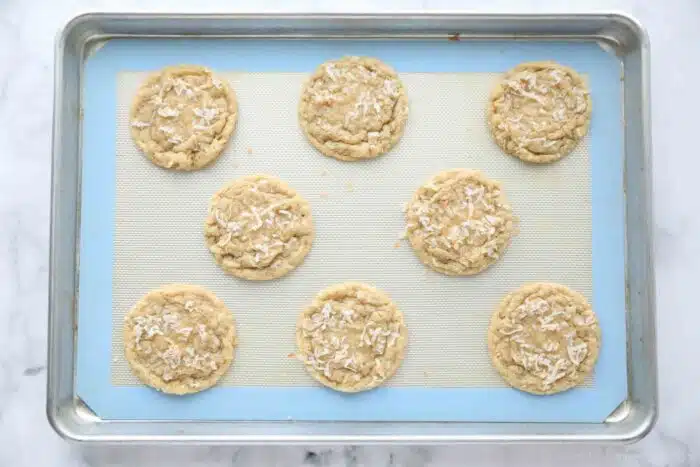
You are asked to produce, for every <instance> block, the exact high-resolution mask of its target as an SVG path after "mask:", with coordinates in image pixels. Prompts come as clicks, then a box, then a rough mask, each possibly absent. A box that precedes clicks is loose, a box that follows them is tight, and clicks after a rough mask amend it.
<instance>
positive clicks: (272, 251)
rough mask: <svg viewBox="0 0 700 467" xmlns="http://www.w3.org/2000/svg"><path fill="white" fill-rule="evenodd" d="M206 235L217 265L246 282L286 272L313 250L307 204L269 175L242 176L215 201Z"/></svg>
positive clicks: (216, 196) (221, 191) (311, 225)
mask: <svg viewBox="0 0 700 467" xmlns="http://www.w3.org/2000/svg"><path fill="white" fill-rule="evenodd" d="M204 236H205V240H206V244H207V246H208V248H209V251H210V252H211V253H212V255H213V256H214V259H215V261H216V262H217V264H218V265H219V266H220V267H221V268H222V269H223V270H224V271H226V272H227V273H229V274H232V275H233V276H236V277H240V278H242V279H249V280H269V279H276V278H278V277H282V276H284V275H285V274H288V273H289V272H291V271H292V270H293V269H295V268H296V267H297V266H299V265H300V264H301V263H302V262H303V261H304V258H305V257H306V255H307V254H308V252H309V251H310V250H311V244H312V243H313V239H314V226H313V220H312V218H311V209H310V207H309V203H307V202H306V200H305V199H303V198H302V197H301V196H299V195H298V194H297V192H296V191H294V190H293V189H292V188H290V187H289V186H288V185H287V184H286V183H284V182H283V181H281V180H280V179H278V178H276V177H273V176H270V175H253V176H248V177H243V178H240V179H237V180H234V181H233V182H231V183H229V184H228V185H226V186H224V187H223V188H222V189H220V190H219V191H218V192H217V193H216V194H215V195H214V196H213V197H212V199H211V202H210V204H209V215H208V216H207V219H206V221H205V226H204Z"/></svg>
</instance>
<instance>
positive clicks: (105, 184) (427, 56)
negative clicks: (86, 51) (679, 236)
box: [76, 39, 627, 423]
mask: <svg viewBox="0 0 700 467" xmlns="http://www.w3.org/2000/svg"><path fill="white" fill-rule="evenodd" d="M342 55H370V56H375V57H377V58H379V59H381V60H384V61H386V62H387V63H389V64H391V65H392V66H393V67H394V68H395V69H396V70H397V71H398V72H399V73H401V72H504V71H506V70H507V69H509V68H511V67H513V66H515V65H517V64H518V63H521V62H525V61H538V60H555V61H557V62H560V63H562V64H565V65H569V66H571V67H573V68H575V69H576V70H578V71H579V72H581V73H585V74H587V75H588V77H589V86H590V89H591V96H592V100H593V106H594V110H593V117H592V121H591V128H590V154H591V173H592V184H593V186H592V213H593V214H592V215H593V243H592V245H593V290H594V297H593V307H594V309H595V310H596V313H597V314H598V316H599V319H600V324H601V329H602V331H603V345H602V347H601V352H600V357H599V361H598V364H597V366H596V384H595V385H594V387H592V388H576V389H573V390H570V391H567V392H565V393H561V394H557V395H553V396H546V397H541V396H533V395H529V394H526V393H522V392H520V391H517V390H514V389H505V388H494V389H480V388H406V387H399V388H397V387H385V388H379V389H377V390H373V391H369V392H366V393H360V394H353V395H348V394H340V393H336V392H334V391H331V390H328V389H325V388H322V387H318V386H313V387H303V388H299V387H294V388H284V387H264V388H263V387H260V388H255V387H240V388H230V387H215V388H213V389H210V390H208V391H204V392H202V393H199V394H195V395H191V396H185V397H177V396H169V395H166V394H162V393H159V392H157V391H155V390H152V389H150V388H147V387H116V386H113V385H112V384H111V381H110V362H111V332H112V260H113V250H114V249H113V233H114V206H115V157H116V154H115V152H116V149H115V147H116V142H115V132H116V112H115V110H116V77H117V73H118V72H119V71H124V70H130V71H146V70H155V69H158V68H161V67H163V66H167V65H173V64H179V63H196V64H201V65H204V66H208V67H210V68H212V69H214V70H217V69H218V70H242V71H249V72H311V71H313V70H314V69H315V67H316V66H317V65H318V64H320V63H322V62H323V61H325V60H328V59H331V58H337V57H339V56H342ZM83 77H84V90H83V111H84V119H83V148H82V193H81V196H82V204H81V225H80V277H79V290H80V294H79V302H78V320H79V328H78V352H77V353H78V355H77V371H76V387H77V390H76V392H77V395H78V396H79V397H80V398H81V399H83V400H84V401H85V402H86V404H87V405H88V406H90V407H91V408H92V410H94V411H95V413H96V414H97V415H98V416H99V417H101V418H103V419H108V420H119V419H122V420H289V419H292V420H317V421H327V420H328V421H474V422H587V423H600V422H603V421H604V419H605V418H606V417H607V416H608V415H609V414H610V413H611V412H612V411H613V410H614V409H615V408H616V407H617V406H618V405H619V404H620V403H621V402H622V401H623V400H625V399H626V397H627V368H626V365H627V362H626V329H625V256H624V255H625V224H624V212H625V201H624V192H623V162H624V161H623V140H622V109H621V97H622V96H621V92H622V90H621V86H620V63H619V61H618V59H617V58H616V57H614V56H612V55H610V54H609V53H607V52H605V51H604V50H602V49H601V48H600V47H599V46H598V45H597V44H594V43H586V42H519V41H489V42H469V41H459V42H457V41H455V42H450V41H444V40H443V41H434V40H433V41H428V40H410V41H408V40H407V41H355V40H343V41H330V40H306V39H304V40H203V39H196V40H187V39H183V40H179V39H178V40H176V39H163V40H153V39H151V40H141V39H114V40H111V41H109V42H108V43H107V44H105V46H104V47H103V48H101V49H100V50H98V51H97V52H96V53H95V54H93V55H92V56H91V57H90V58H89V59H88V61H87V63H86V64H85V70H84V75H83ZM543 280H546V278H543ZM309 384H313V383H311V382H310V383H309Z"/></svg>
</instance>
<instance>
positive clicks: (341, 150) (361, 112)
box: [299, 57, 408, 161]
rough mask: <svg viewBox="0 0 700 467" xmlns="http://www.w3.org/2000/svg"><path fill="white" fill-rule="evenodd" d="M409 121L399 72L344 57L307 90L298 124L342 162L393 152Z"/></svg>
mask: <svg viewBox="0 0 700 467" xmlns="http://www.w3.org/2000/svg"><path fill="white" fill-rule="evenodd" d="M407 119H408V97H407V96H406V90H405V89H404V86H403V84H402V83H401V81H400V80H399V78H398V76H397V74H396V72H395V71H394V70H393V69H392V68H390V67H389V66H387V65H385V64H384V63H382V62H381V61H379V60H377V59H376V58H368V57H343V58H341V59H339V60H331V61H328V62H325V63H323V64H322V65H321V66H319V67H318V68H317V69H316V71H315V72H314V74H313V75H311V77H310V78H309V81H308V82H307V83H306V85H305V86H304V89H303V91H302V93H301V102H300V104H299V123H300V124H301V128H302V130H303V131H304V134H305V135H306V137H307V138H308V139H309V142H311V144H313V145H314V147H316V149H318V150H319V151H321V152H322V153H323V154H325V155H326V156H330V157H335V158H336V159H340V160H343V161H357V160H363V159H371V158H374V157H377V156H379V155H381V154H384V153H386V152H387V151H389V150H390V149H391V148H392V147H393V146H395V145H396V143H397V142H398V141H399V139H400V138H401V135H402V134H403V130H404V127H405V126H406V120H407Z"/></svg>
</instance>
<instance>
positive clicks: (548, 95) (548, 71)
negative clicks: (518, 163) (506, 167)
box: [488, 62, 591, 163]
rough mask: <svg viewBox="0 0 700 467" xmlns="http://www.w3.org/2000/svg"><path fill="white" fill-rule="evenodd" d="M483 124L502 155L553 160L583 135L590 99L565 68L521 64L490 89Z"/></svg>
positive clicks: (532, 160)
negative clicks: (486, 125)
mask: <svg viewBox="0 0 700 467" xmlns="http://www.w3.org/2000/svg"><path fill="white" fill-rule="evenodd" d="M488 121H489V126H490V128H491V134H492V135H493V138H494V140H495V141H496V143H497V144H498V145H499V146H500V147H501V149H503V150H504V151H505V152H506V153H508V154H510V155H512V156H515V157H518V158H520V159H522V160H524V161H527V162H534V163H548V162H554V161H556V160H559V159H561V158H562V157H564V156H565V155H567V154H569V153H570V152H571V151H572V150H573V149H574V148H575V147H576V145H577V144H578V143H579V141H581V140H582V139H583V137H584V136H586V133H587V132H588V126H589V124H590V121H591V97H590V94H589V92H588V89H587V88H586V84H585V83H584V81H583V79H582V78H581V77H580V76H579V75H578V73H576V72H575V71H574V70H572V69H571V68H568V67H565V66H562V65H559V64H557V63H554V62H532V63H523V64H520V65H518V66H516V67H515V68H513V69H512V70H510V71H509V72H508V73H506V74H505V76H504V77H503V79H502V80H501V82H499V83H498V85H496V87H495V88H494V90H493V91H492V93H491V100H490V102H489V107H488Z"/></svg>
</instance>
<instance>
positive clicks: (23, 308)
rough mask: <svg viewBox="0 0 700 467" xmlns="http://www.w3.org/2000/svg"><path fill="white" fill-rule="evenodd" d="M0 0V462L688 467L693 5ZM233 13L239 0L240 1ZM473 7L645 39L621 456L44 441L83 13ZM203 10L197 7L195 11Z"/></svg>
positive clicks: (698, 39) (611, 451) (692, 458)
mask: <svg viewBox="0 0 700 467" xmlns="http://www.w3.org/2000/svg"><path fill="white" fill-rule="evenodd" d="M236 3H237V2H234V1H232V0H226V1H223V0H222V1H209V2H205V1H185V0H170V1H167V2H166V1H161V2H149V1H146V0H97V1H91V0H67V1H62V0H4V1H2V2H0V148H1V150H0V161H2V163H0V248H1V249H0V303H2V306H0V466H2V467H53V466H63V467H78V466H81V467H82V466H144V467H145V466H161V465H163V466H172V467H177V466H190V465H192V466H199V465H201V466H205V465H206V466H247V465H251V466H266V465H280V466H281V465H290V466H300V465H311V466H325V465H328V466H341V465H347V466H363V465H368V466H383V465H401V466H404V465H405V466H411V467H420V466H443V465H445V466H447V465H464V464H469V465H479V466H481V465H484V466H498V467H500V466H506V465H509V466H510V465H518V466H530V465H532V466H538V467H547V466H550V465H551V466H561V465H562V464H567V465H569V466H571V467H576V466H587V465H595V466H608V465H609V466H644V467H650V466H659V467H661V466H697V465H700V446H699V445H700V424H698V420H699V417H700V415H699V414H700V397H698V396H697V391H698V385H700V363H699V362H698V352H697V351H691V350H690V349H692V347H691V343H693V342H696V341H697V336H698V329H700V326H699V325H700V313H698V312H697V308H696V306H694V303H693V302H692V299H691V294H690V291H691V290H692V289H693V287H695V286H696V284H695V283H694V281H695V278H696V277H698V276H696V274H698V273H700V247H698V243H697V242H696V240H695V239H697V238H698V236H700V218H699V217H698V216H694V215H693V212H694V211H696V209H698V208H697V207H696V204H695V202H696V200H697V199H698V198H696V197H700V185H699V184H698V183H697V172H696V170H697V169H698V168H700V158H699V157H698V155H697V145H696V144H692V141H693V138H694V137H695V136H697V134H698V122H697V120H696V115H697V110H696V109H698V108H700V93H698V92H697V91H696V90H695V89H694V88H695V87H696V86H697V84H696V83H697V79H698V78H697V76H698V74H699V73H700V61H699V59H700V52H699V50H698V44H699V43H700V2H698V1H697V0H665V1H645V0H636V1H635V0H627V1H622V0H616V1H615V0H608V1H605V0H588V1H586V2H566V1H563V0H559V1H557V0H547V1H545V0H528V1H517V0H510V1H507V0H491V1H489V2H484V1H483V0H469V1H462V2H459V3H458V2H453V1H450V0H404V1H391V2H389V1H386V2H384V3H383V4H381V5H380V1H379V0H361V1H360V0H346V2H338V1H334V2H333V1H328V2H324V1H320V0H317V1H313V0H306V1H297V2H292V1H289V0H257V1H255V2H249V3H247V4H245V5H242V6H241V5H239V6H237V7H236ZM239 3H242V2H239ZM234 7H236V8H238V10H237V11H244V10H247V11H253V9H255V10H258V11H260V10H261V9H266V10H277V11H285V10H286V11H291V10H294V11H313V10H316V11H343V10H346V11H371V10H376V9H377V8H380V7H381V8H386V9H398V8H402V9H422V8H428V9H456V8H461V9H466V10H471V11H487V10H486V8H488V11H568V12H571V11H595V10H600V9H607V10H610V9H619V10H624V11H626V12H628V13H631V14H633V15H635V16H636V17H638V18H639V19H640V20H641V21H642V22H643V23H644V24H645V25H646V27H647V28H648V30H649V34H650V36H651V43H652V95H653V140H654V164H655V167H654V183H655V194H654V203H655V206H656V220H655V233H656V241H657V249H656V250H657V251H656V266H657V293H658V315H659V317H658V336H659V361H660V373H659V377H660V386H661V416H660V419H659V421H658V423H657V425H656V428H655V429H654V431H653V432H652V433H651V434H650V435H649V436H648V437H647V438H646V439H645V440H643V441H642V442H640V443H639V444H636V445H633V446H628V447H597V446H588V445H583V446H465V447H454V448H444V447H439V448H437V447H436V448H422V447H421V448H411V447H404V448H388V447H385V448H377V447H366V448H364V447H363V448H350V447H339V448H335V449H314V448H313V447H309V449H305V448H301V447H298V448H241V449H237V448H150V447H149V448H139V447H129V448H87V449H85V448H81V447H78V446H72V445H69V444H67V443H65V442H64V441H62V440H61V439H59V437H58V436H56V435H55V434H54V433H53V432H52V430H51V428H50V427H49V425H48V423H47V421H46V419H45V415H44V396H45V394H44V392H45V389H44V386H45V375H46V371H45V364H46V357H45V354H46V310H47V298H46V289H47V272H48V271H47V256H48V220H49V178H50V143H51V118H52V117H51V98H52V86H53V75H52V67H53V40H54V36H55V33H56V31H57V30H58V29H59V27H60V26H61V25H62V24H63V23H65V21H66V20H67V19H68V18H69V17H71V16H73V15H75V14H76V13H79V12H84V11H137V10H139V11H144V10H151V11H153V10H163V9H165V8H168V9H171V10H173V11H174V10H179V11H197V9H199V11H232V8H234ZM202 8H206V10H202Z"/></svg>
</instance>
